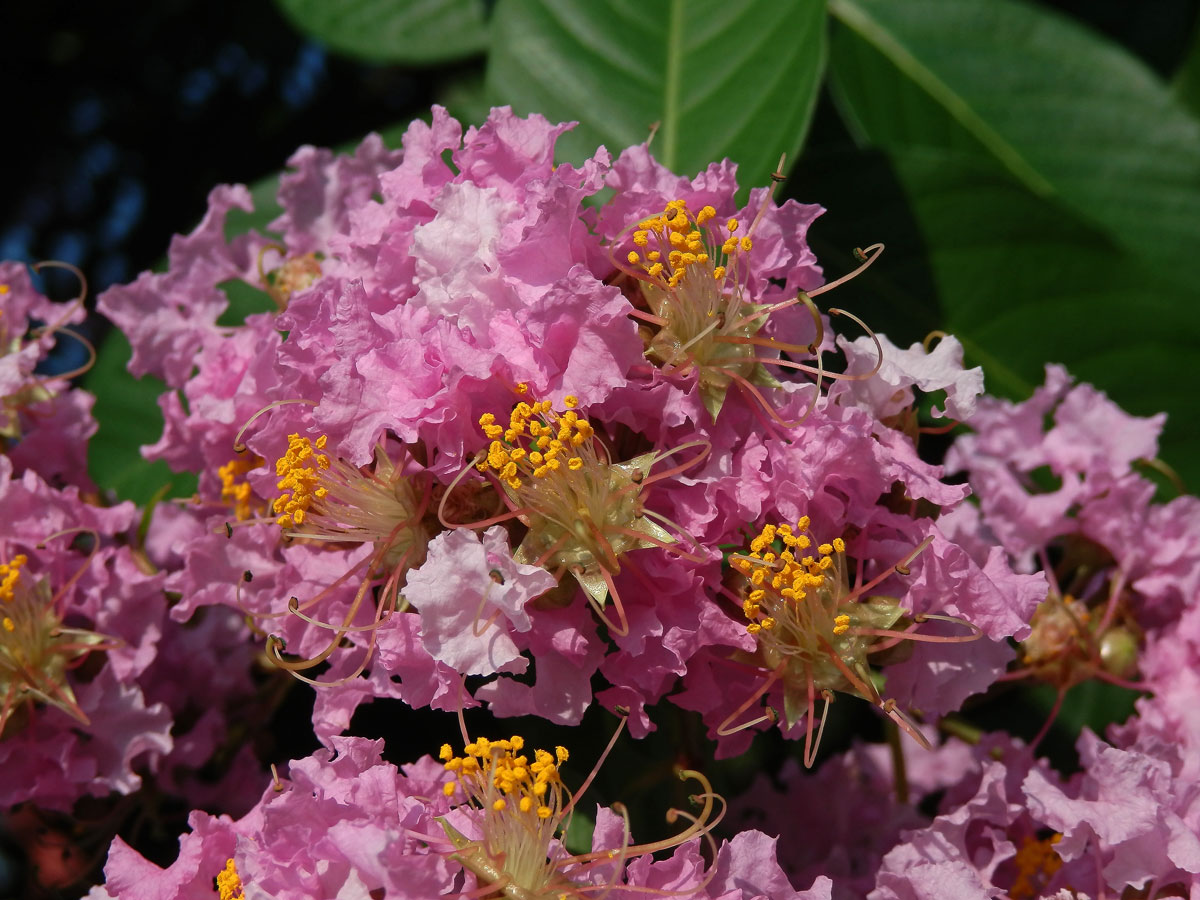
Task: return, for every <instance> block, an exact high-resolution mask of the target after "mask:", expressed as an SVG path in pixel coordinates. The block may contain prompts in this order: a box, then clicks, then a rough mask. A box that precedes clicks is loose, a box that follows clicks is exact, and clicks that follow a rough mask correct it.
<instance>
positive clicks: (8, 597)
mask: <svg viewBox="0 0 1200 900" xmlns="http://www.w3.org/2000/svg"><path fill="white" fill-rule="evenodd" d="M28 561H29V560H28V558H27V557H26V556H25V554H23V553H19V554H17V555H16V556H14V557H13V558H12V559H11V560H9V561H8V562H7V563H3V564H0V733H3V731H4V729H5V727H6V726H7V724H8V722H9V720H10V718H11V716H12V714H13V713H14V712H16V711H17V710H19V709H21V708H22V707H24V706H25V705H27V704H32V703H35V702H41V703H47V704H50V705H52V706H56V707H58V708H59V709H61V710H62V711H63V712H65V713H66V714H67V715H69V716H72V717H74V718H75V719H77V720H78V721H80V722H82V723H83V724H85V725H86V724H87V722H88V719H87V716H86V715H84V713H83V711H82V710H81V709H80V708H79V704H78V703H77V702H76V701H75V695H74V693H73V691H72V690H71V685H70V683H69V682H68V680H67V673H68V672H69V671H70V670H71V669H72V668H74V666H75V663H76V662H77V661H78V660H79V659H80V658H81V657H84V656H86V655H87V654H88V653H91V652H92V651H93V650H107V649H110V648H112V647H114V646H116V643H117V642H116V641H114V640H113V639H112V638H109V637H106V636H104V635H101V634H97V633H96V632H93V631H88V630H86V629H83V628H69V627H66V626H64V625H63V622H62V616H61V615H60V614H59V612H58V609H59V603H58V600H59V598H58V597H55V596H53V595H52V594H51V591H50V582H49V580H48V579H47V578H45V577H41V578H38V577H36V576H34V577H31V576H30V573H29V571H28V569H26V568H25V566H26V564H27V563H28Z"/></svg>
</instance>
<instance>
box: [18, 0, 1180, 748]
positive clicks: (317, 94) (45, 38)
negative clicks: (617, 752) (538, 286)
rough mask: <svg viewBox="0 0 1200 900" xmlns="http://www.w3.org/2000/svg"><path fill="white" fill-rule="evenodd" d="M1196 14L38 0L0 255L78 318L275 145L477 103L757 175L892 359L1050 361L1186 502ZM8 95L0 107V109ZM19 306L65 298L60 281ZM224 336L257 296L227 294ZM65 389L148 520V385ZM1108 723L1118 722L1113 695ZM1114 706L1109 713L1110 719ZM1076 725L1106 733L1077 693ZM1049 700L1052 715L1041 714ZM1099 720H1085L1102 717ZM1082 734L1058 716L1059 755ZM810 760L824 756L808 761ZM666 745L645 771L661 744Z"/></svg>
mask: <svg viewBox="0 0 1200 900" xmlns="http://www.w3.org/2000/svg"><path fill="white" fill-rule="evenodd" d="M1198 10H1200V0H1155V2H1154V3H1152V4H1147V3H1144V2H1142V0H1041V2H1018V0H830V2H829V3H828V4H826V3H825V2H821V0H745V2H740V3H727V2H716V0H691V2H689V3H686V4H685V3H683V2H682V0H656V2H654V3H651V4H646V3H639V2H635V0H606V2H596V0H494V2H486V0H341V2H338V3H330V2H328V0H276V2H275V3H274V5H272V4H271V3H270V2H267V0H256V2H249V3H246V2H233V0H164V2H161V3H156V4H145V3H140V2H133V0H125V2H115V3H110V4H104V5H100V6H97V5H88V4H77V3H74V2H69V0H59V2H44V3H41V4H5V6H4V8H3V9H2V10H0V33H4V34H8V35H20V36H21V38H22V39H21V40H19V41H13V42H9V44H8V46H7V47H6V49H5V53H4V54H3V62H2V63H0V64H2V65H4V66H5V67H6V70H7V71H6V75H7V77H6V79H5V83H6V84H8V85H9V87H10V90H9V92H8V101H9V102H8V116H7V122H8V125H7V129H6V130H7V134H6V140H5V150H6V157H7V158H8V160H9V162H8V164H7V165H6V167H5V175H6V188H5V203H4V206H3V208H2V209H0V255H2V256H3V257H5V258H16V259H26V260H29V261H36V260H38V259H46V258H55V259H62V260H66V261H69V262H73V263H75V264H77V265H79V266H80V267H81V268H83V270H84V271H85V272H86V273H87V275H88V278H89V281H90V284H91V289H92V291H93V292H94V293H98V292H100V291H102V290H103V289H104V288H106V287H107V286H109V285H111V284H113V283H116V282H121V281H127V280H130V279H132V278H133V277H135V276H136V274H137V273H138V272H139V271H140V270H142V269H145V268H148V267H152V266H155V265H162V262H161V261H162V259H163V256H164V253H165V250H166V246H167V242H168V238H169V235H170V234H172V233H175V232H183V231H188V230H190V229H191V228H192V227H193V226H194V225H195V223H196V222H197V221H198V220H199V219H200V217H201V215H202V214H203V211H204V206H205V196H206V194H207V192H208V190H209V189H210V188H211V187H212V186H213V185H214V184H216V183H219V182H238V181H240V182H246V183H249V184H251V185H252V186H253V188H254V194H255V197H256V202H257V203H258V212H256V213H255V214H254V215H252V216H243V217H239V218H238V219H237V221H236V227H237V228H239V229H246V228H250V227H257V228H260V229H262V228H265V225H266V223H267V222H269V221H270V220H271V218H273V216H274V215H275V212H276V210H275V207H274V203H273V199H272V198H273V194H274V186H275V184H276V181H277V177H278V172H279V171H280V169H281V168H282V166H283V163H284V160H285V159H286V158H287V156H288V155H289V154H290V153H291V151H292V150H294V149H295V148H296V147H297V146H298V145H300V144H303V143H313V144H318V145H327V146H334V147H339V148H343V149H345V148H350V147H353V146H354V144H355V143H356V142H357V141H358V140H359V139H360V138H361V137H362V136H363V135H364V134H366V133H367V132H368V131H372V130H375V131H379V132H381V133H382V134H383V135H384V137H385V139H386V140H387V141H388V142H389V143H391V144H393V145H398V144H399V138H400V135H401V134H402V133H403V131H404V129H405V127H406V126H407V123H408V122H409V121H410V120H411V119H413V118H414V117H418V116H425V117H427V116H428V114H429V107H430V105H431V104H432V103H441V104H444V105H445V106H447V107H448V108H449V109H450V110H451V112H452V113H454V114H455V115H456V116H458V117H459V118H460V119H462V120H463V121H464V123H473V124H478V123H480V122H482V120H483V118H484V117H485V116H486V114H487V110H488V108H489V107H490V106H492V105H497V104H511V105H512V106H513V107H515V108H516V110H517V111H518V112H521V113H530V112H539V113H542V114H543V115H545V116H547V117H548V118H550V119H552V120H575V121H578V122H579V126H578V127H577V128H576V129H575V130H574V131H573V132H571V133H570V134H568V135H567V136H565V137H564V138H563V139H562V141H561V143H560V152H561V156H562V158H563V159H567V160H571V161H575V162H578V161H579V160H580V159H582V158H584V157H586V156H589V155H591V153H593V152H594V150H595V148H596V146H597V145H598V144H601V143H603V144H605V145H606V146H608V147H609V149H611V150H613V151H619V150H620V149H621V148H623V147H626V146H628V145H630V144H634V143H639V142H641V141H643V140H645V139H646V138H647V137H648V136H649V135H650V133H651V131H652V130H653V129H655V128H656V129H657V130H656V132H655V136H654V139H653V140H654V143H653V144H652V149H653V151H654V152H655V154H656V155H657V156H658V158H659V159H660V160H661V161H662V162H664V163H665V164H666V165H668V166H670V167H671V168H673V169H675V170H676V171H679V172H682V173H686V174H689V175H692V174H694V173H695V172H696V171H697V170H699V169H701V168H703V167H704V166H706V165H707V164H709V163H711V162H713V161H715V160H718V159H720V158H723V157H726V156H728V157H731V158H732V159H734V160H735V161H737V162H738V163H739V165H740V166H741V169H740V180H741V183H742V185H743V188H744V189H747V188H749V187H750V186H753V185H760V184H765V183H767V181H768V178H769V175H770V173H771V171H772V170H773V169H774V167H775V165H776V163H777V161H778V159H779V157H780V155H781V154H786V155H787V170H788V175H789V179H788V181H787V183H786V184H785V185H784V188H783V194H784V195H786V196H789V197H795V198H797V199H799V200H801V201H804V202H816V203H820V204H822V205H823V206H825V207H827V209H828V212H827V214H826V215H825V216H824V217H822V218H821V219H820V220H818V223H817V224H816V226H815V227H814V228H813V230H812V232H811V233H810V240H811V243H812V245H813V248H814V249H815V251H816V253H817V255H818V257H819V258H820V259H821V261H822V263H823V264H824V266H825V269H826V272H827V274H828V275H830V276H831V277H833V276H837V275H840V274H842V273H843V272H845V271H848V270H849V269H851V268H853V266H854V262H853V257H852V251H853V248H854V247H856V246H865V245H868V244H871V243H875V242H883V243H885V244H886V245H887V247H888V249H887V252H886V253H885V254H884V256H883V257H882V259H881V260H880V261H879V262H878V263H876V264H875V266H874V267H873V268H872V269H871V270H870V271H869V272H867V273H866V274H864V275H863V276H862V277H860V278H858V279H857V280H855V281H854V282H852V283H851V284H849V285H847V286H846V287H844V288H842V289H840V290H839V296H838V298H837V301H836V303H837V305H839V306H842V307H845V308H848V309H850V310H853V311H854V312H856V313H858V314H859V315H860V316H862V317H863V318H864V319H865V320H866V321H867V322H869V323H870V324H871V325H872V327H874V328H875V329H876V330H878V331H881V332H884V333H886V334H887V335H888V336H889V337H891V338H892V339H893V340H894V341H895V342H896V343H898V344H901V345H907V344H908V343H911V342H913V341H919V340H921V339H922V338H923V337H924V336H925V335H926V334H927V333H928V332H930V331H932V330H935V329H943V330H946V331H950V332H953V333H954V334H956V335H958V337H959V338H960V339H961V340H962V341H963V344H964V345H965V347H966V349H967V361H968V363H969V364H972V365H974V364H982V365H983V366H984V368H985V370H986V373H987V383H988V388H989V390H990V391H991V392H993V393H997V394H1001V395H1006V396H1011V397H1015V398H1021V397H1024V396H1027V395H1028V394H1029V392H1030V391H1031V390H1032V388H1033V387H1034V386H1036V385H1037V384H1039V383H1040V382H1041V379H1042V369H1043V366H1044V364H1045V363H1047V362H1061V363H1064V364H1066V365H1067V366H1068V368H1069V369H1070V370H1071V371H1072V372H1073V373H1074V374H1075V375H1076V376H1077V377H1078V378H1080V379H1082V380H1087V381H1090V382H1093V383H1095V384H1096V385H1098V386H1099V387H1101V388H1102V389H1103V390H1105V391H1107V392H1108V393H1109V394H1110V395H1111V396H1112V397H1113V398H1114V399H1115V400H1116V401H1117V402H1119V403H1120V404H1121V405H1123V406H1125V407H1126V408H1127V409H1129V410H1131V411H1132V412H1135V413H1137V414H1141V415H1149V414H1152V413H1154V412H1157V411H1160V410H1165V411H1167V412H1168V413H1169V415H1170V418H1169V421H1168V424H1167V428H1166V433H1165V436H1164V440H1163V444H1162V458H1163V459H1164V460H1165V461H1166V462H1167V463H1168V464H1169V465H1171V466H1173V467H1174V468H1175V469H1176V470H1177V471H1178V472H1179V473H1180V474H1181V475H1182V476H1183V478H1184V480H1185V482H1186V484H1187V485H1188V486H1189V487H1191V488H1193V489H1194V488H1195V487H1196V485H1198V484H1200V409H1198V405H1200V399H1198V393H1197V390H1196V388H1197V375H1198V373H1200V351H1198V350H1197V346H1198V345H1200V304H1197V303H1196V291H1195V289H1194V288H1193V287H1192V280H1191V276H1190V275H1189V274H1188V269H1187V266H1188V265H1189V263H1190V257H1191V253H1192V252H1193V248H1192V244H1193V243H1194V241H1195V240H1196V238H1197V236H1200V28H1198ZM18 84H20V85H21V86H22V89H21V90H19V91H18V90H16V89H15V86H16V85H18ZM46 289H47V290H48V291H50V292H51V293H52V294H53V295H56V296H59V297H66V296H70V295H72V294H73V293H74V290H75V288H74V285H72V284H70V283H69V279H68V280H65V281H62V282H57V283H56V282H50V283H49V284H47V286H46ZM229 293H230V297H231V304H232V309H231V313H230V320H231V321H232V320H236V318H237V316H239V315H244V314H245V312H247V311H249V310H252V309H256V308H257V307H256V304H258V303H260V302H261V299H262V298H261V296H259V294H258V292H256V291H254V290H249V289H244V286H236V285H235V286H231V288H230V290H229ZM90 327H91V329H92V331H91V336H92V339H93V340H95V341H96V342H98V343H100V344H101V347H102V349H101V352H100V358H99V359H100V361H99V364H98V365H97V366H96V367H95V368H94V369H93V370H92V371H91V372H90V373H89V374H88V376H87V377H86V386H87V387H88V388H89V389H90V390H92V391H93V392H94V393H95V394H96V395H97V397H98V401H97V408H96V415H97V418H98V419H99V420H100V421H101V423H102V424H101V431H100V434H99V435H98V437H97V438H96V439H94V440H93V442H92V446H91V452H92V457H91V462H92V468H93V476H94V477H95V479H96V480H97V482H98V483H99V484H100V485H101V487H103V488H106V489H108V490H110V491H112V492H114V493H115V495H117V496H119V497H122V498H131V499H135V500H138V501H142V502H145V501H147V500H148V499H149V498H150V497H151V496H152V495H154V494H155V492H156V491H158V490H159V489H160V488H161V486H162V485H163V484H166V483H168V482H170V483H171V486H172V492H173V493H174V494H176V495H186V494H188V493H189V492H190V491H191V490H192V484H194V482H190V481H188V480H187V479H184V478H180V477H178V476H174V475H172V473H170V472H169V471H167V470H166V469H165V468H163V467H161V464H159V466H158V467H150V466H148V465H147V464H146V463H145V462H144V461H143V460H142V459H141V457H140V455H139V453H138V447H139V446H140V445H141V444H144V443H150V442H153V441H154V440H156V439H157V438H158V437H159V434H160V430H161V417H160V416H159V414H158V408H157V404H156V400H157V397H158V395H159V393H160V392H161V385H159V384H157V383H155V382H154V381H153V380H152V379H142V380H141V381H135V380H134V379H132V378H131V377H130V376H128V374H126V373H125V371H124V365H125V362H126V360H127V358H128V346H127V345H126V344H125V343H124V340H123V338H121V336H120V335H118V334H115V333H108V332H107V326H106V325H105V323H103V322H102V321H95V322H92V323H91V324H90ZM1126 699H1127V698H1126ZM1121 702H1122V704H1123V705H1122V707H1121V708H1122V709H1125V710H1127V708H1128V703H1127V702H1125V700H1122V701H1121ZM1076 705H1077V706H1079V707H1080V708H1084V707H1085V706H1086V709H1087V713H1086V716H1085V718H1086V720H1087V721H1088V722H1090V723H1091V724H1092V725H1093V727H1099V726H1102V725H1103V723H1104V721H1105V720H1106V719H1108V718H1112V717H1114V716H1119V715H1120V713H1119V712H1115V711H1114V710H1113V709H1112V703H1111V702H1110V700H1109V699H1107V698H1103V697H1102V698H1100V699H1099V700H1097V699H1096V698H1094V697H1092V698H1089V699H1087V701H1086V704H1083V705H1079V704H1076ZM1068 706H1069V707H1070V706H1071V704H1068ZM1097 710H1098V711H1097ZM1077 714H1078V710H1076V711H1075V713H1072V712H1071V710H1070V709H1068V712H1067V713H1066V714H1065V715H1064V721H1071V722H1072V723H1073V724H1072V725H1071V728H1070V729H1065V730H1064V733H1065V734H1066V735H1067V740H1068V746H1069V740H1070V737H1069V735H1072V734H1074V733H1077V725H1078V723H1077V722H1073V720H1072V718H1071V717H1072V715H1076V718H1078V715H1077ZM835 743H836V740H835ZM668 746H670V745H669V744H668Z"/></svg>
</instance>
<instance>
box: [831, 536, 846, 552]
mask: <svg viewBox="0 0 1200 900" xmlns="http://www.w3.org/2000/svg"><path fill="white" fill-rule="evenodd" d="M833 549H834V550H836V551H837V552H838V553H845V552H846V542H845V541H843V540H842V539H841V538H834V539H833Z"/></svg>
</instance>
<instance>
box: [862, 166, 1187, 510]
mask: <svg viewBox="0 0 1200 900" xmlns="http://www.w3.org/2000/svg"><path fill="white" fill-rule="evenodd" d="M893 161H894V165H895V167H896V172H897V175H898V176H899V178H900V181H901V182H902V183H903V184H904V185H905V187H906V190H907V193H908V197H909V202H910V203H911V205H912V208H913V214H914V217H915V219H916V221H917V222H918V223H919V227H920V228H921V231H922V234H923V237H924V238H925V243H926V246H927V247H928V257H929V265H930V268H931V271H932V272H933V277H934V282H935V285H936V288H937V292H938V298H939V301H940V303H941V307H942V310H943V314H944V316H945V322H944V325H943V327H944V328H945V329H946V330H947V331H950V332H951V333H953V334H955V335H956V336H958V337H959V338H960V339H961V340H962V342H963V344H964V346H965V347H966V350H967V354H968V357H969V361H972V362H973V363H982V364H983V365H984V369H985V372H986V374H987V385H988V390H989V392H992V393H1001V394H1007V395H1009V396H1016V397H1023V396H1027V395H1028V393H1029V392H1030V390H1032V388H1033V387H1034V386H1035V385H1037V384H1040V383H1041V381H1042V377H1043V375H1042V369H1043V363H1044V362H1046V361H1053V362H1060V363H1063V364H1065V365H1066V366H1067V368H1068V369H1069V370H1070V371H1071V373H1072V374H1073V375H1074V376H1075V377H1077V378H1078V379H1080V380H1083V381H1089V382H1092V383H1093V384H1095V385H1097V386H1098V387H1100V388H1101V389H1102V390H1105V391H1106V392H1107V393H1108V394H1109V396H1110V397H1112V399H1113V400H1115V401H1116V402H1117V403H1119V404H1120V405H1121V406H1122V407H1124V408H1125V409H1127V410H1128V411H1130V412H1132V413H1135V414H1137V415H1151V414H1153V413H1155V412H1158V411H1161V410H1168V411H1169V413H1170V418H1169V419H1168V422H1167V426H1166V430H1165V432H1164V437H1163V441H1162V446H1161V451H1160V452H1161V456H1162V458H1163V459H1165V460H1166V461H1167V462H1168V463H1169V464H1170V465H1172V466H1173V467H1175V468H1176V469H1177V470H1178V471H1179V472H1180V474H1181V475H1183V477H1184V480H1185V482H1186V483H1188V484H1189V485H1190V486H1191V487H1192V488H1193V489H1195V487H1196V486H1197V485H1200V394H1198V393H1197V392H1196V390H1195V384H1194V381H1195V377H1194V360H1195V348H1196V346H1197V345H1198V344H1200V308H1198V307H1197V305H1196V304H1195V302H1194V297H1193V296H1192V294H1191V292H1190V291H1189V290H1188V289H1187V288H1186V287H1181V286H1179V285H1178V284H1176V283H1175V282H1174V281H1173V280H1172V279H1168V278H1166V277H1164V275H1163V273H1161V272H1160V271H1158V270H1156V269H1154V268H1153V267H1150V266H1147V265H1145V264H1144V263H1142V262H1141V261H1140V260H1139V259H1137V258H1136V257H1135V256H1134V255H1133V254H1131V253H1130V252H1129V251H1127V250H1125V249H1123V248H1122V247H1120V246H1119V245H1117V244H1116V243H1114V242H1113V241H1112V240H1111V239H1110V238H1109V237H1108V236H1106V235H1105V234H1104V233H1103V232H1102V231H1100V230H1098V229H1096V228H1093V227H1091V226H1089V225H1085V224H1082V223H1080V222H1079V221H1078V220H1077V219H1076V218H1075V217H1074V216H1073V215H1072V214H1071V213H1070V212H1069V211H1066V210H1064V209H1062V208H1061V207H1059V206H1058V205H1057V204H1055V203H1053V202H1051V201H1048V200H1046V199H1044V198H1039V197H1036V196H1034V195H1033V194H1031V193H1030V192H1029V191H1028V190H1026V189H1025V188H1024V187H1023V186H1022V185H1021V184H1019V183H1018V182H1017V181H1016V180H1015V179H1014V178H1013V177H1012V176H1011V175H1010V174H1009V173H1007V172H1005V171H1004V170H1003V169H1001V168H1000V167H999V166H997V165H995V164H994V163H990V162H989V161H987V160H981V159H979V158H976V157H972V156H969V155H963V154H956V153H954V152H953V151H945V150H937V149H932V148H925V149H913V150H908V151H904V152H897V153H895V154H893ZM885 260H886V257H885ZM884 265H886V263H885V262H883V261H881V263H880V264H878V265H877V266H876V267H875V268H880V267H881V266H884ZM885 271H886V270H885Z"/></svg>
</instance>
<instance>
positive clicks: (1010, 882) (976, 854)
mask: <svg viewBox="0 0 1200 900" xmlns="http://www.w3.org/2000/svg"><path fill="white" fill-rule="evenodd" d="M975 756H976V759H975V762H974V764H973V765H972V766H971V768H970V769H968V771H967V772H966V773H965V774H964V776H963V777H962V779H961V780H960V781H959V782H958V783H957V784H954V785H952V786H951V787H950V788H949V790H948V791H947V792H946V795H945V797H944V799H943V800H942V803H941V807H942V812H941V813H940V814H939V815H938V816H937V817H936V818H935V819H934V820H933V822H932V823H930V824H929V825H927V826H925V827H923V828H915V829H912V830H910V831H907V832H905V833H904V834H903V836H902V837H901V840H900V842H899V843H897V844H896V846H895V847H893V848H892V849H891V850H890V851H888V853H887V854H885V856H884V857H883V861H882V864H881V865H880V867H879V870H878V875H877V878H876V883H875V888H874V890H872V891H871V892H870V893H869V894H867V896H868V897H869V898H870V900H901V898H903V900H924V898H928V900H933V898H936V897H946V896H954V897H979V898H988V897H996V898H999V897H1011V898H1014V900H1026V898H1034V897H1054V896H1057V895H1058V892H1059V891H1060V890H1061V889H1063V888H1066V887H1070V888H1071V889H1073V890H1074V891H1078V892H1081V894H1082V895H1083V896H1092V897H1094V896H1097V891H1096V888H1097V882H1096V869H1095V866H1094V864H1093V863H1092V861H1091V860H1087V859H1074V860H1071V859H1065V858H1064V857H1062V856H1060V855H1059V854H1058V852H1057V851H1058V848H1059V847H1060V846H1061V841H1062V839H1063V838H1062V835H1061V834H1058V833H1056V832H1054V831H1053V830H1052V829H1050V828H1048V827H1046V823H1045V822H1043V821H1042V820H1041V819H1040V818H1039V817H1038V816H1037V814H1036V813H1035V812H1032V811H1031V810H1030V809H1029V808H1028V806H1027V804H1028V802H1029V801H1028V797H1027V795H1026V793H1025V792H1024V790H1023V789H1022V780H1023V779H1025V778H1027V777H1030V778H1032V777H1035V776H1036V777H1038V778H1043V779H1045V780H1046V782H1047V783H1059V782H1060V779H1059V777H1058V776H1057V775H1056V774H1055V773H1053V772H1052V771H1051V770H1050V769H1049V768H1048V767H1047V766H1046V765H1045V764H1044V763H1042V762H1035V761H1034V760H1033V757H1032V754H1031V753H1030V752H1029V751H1028V750H1027V749H1026V748H1024V747H1022V746H1020V745H1017V744H1013V743H1010V742H1008V741H1007V740H1005V739H1003V738H999V737H995V738H987V739H985V740H984V742H983V743H981V744H980V745H979V746H978V747H977V748H975Z"/></svg>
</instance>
